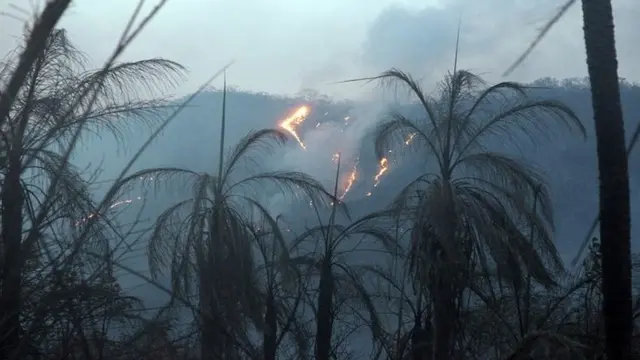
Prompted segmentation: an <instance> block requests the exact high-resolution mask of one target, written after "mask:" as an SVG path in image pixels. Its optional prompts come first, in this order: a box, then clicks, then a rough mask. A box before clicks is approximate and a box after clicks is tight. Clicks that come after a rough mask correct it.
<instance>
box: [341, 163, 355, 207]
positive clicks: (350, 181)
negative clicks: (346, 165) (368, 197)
mask: <svg viewBox="0 0 640 360" xmlns="http://www.w3.org/2000/svg"><path fill="white" fill-rule="evenodd" d="M357 179H358V163H357V162H356V163H355V164H354V165H353V168H352V169H351V172H350V173H349V177H347V185H346V186H345V188H344V192H343V193H342V196H340V200H342V199H344V197H345V196H346V195H347V193H348V192H349V190H351V187H352V186H353V183H355V182H356V180H357Z"/></svg>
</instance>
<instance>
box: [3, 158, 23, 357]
mask: <svg viewBox="0 0 640 360" xmlns="http://www.w3.org/2000/svg"><path fill="white" fill-rule="evenodd" d="M20 150H21V148H19V149H18V150H15V151H11V155H10V160H9V169H8V172H7V175H6V177H5V179H4V186H3V187H2V207H3V208H2V246H3V250H4V251H3V259H2V261H3V263H2V287H1V294H0V359H2V360H4V359H12V358H14V357H18V356H17V354H16V351H17V350H18V348H19V345H20V325H21V324H20V310H21V304H22V301H21V300H22V299H21V293H22V291H21V290H22V255H23V254H22V249H21V247H22V226H23V224H22V220H23V219H22V208H23V205H24V198H23V194H24V193H23V191H22V184H21V182H20V175H21V172H22V170H21V162H20V161H21V159H20V152H19V151H20Z"/></svg>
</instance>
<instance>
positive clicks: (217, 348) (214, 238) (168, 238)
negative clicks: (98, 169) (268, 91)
mask: <svg viewBox="0 0 640 360" xmlns="http://www.w3.org/2000/svg"><path fill="white" fill-rule="evenodd" d="M225 126H226V80H225V86H224V90H223V99H222V118H221V130H220V135H221V136H220V139H221V141H220V148H219V153H218V155H219V157H218V168H217V172H215V173H214V174H215V175H212V174H208V173H196V172H193V171H191V170H188V169H181V168H154V169H147V170H143V171H139V172H137V173H134V174H132V175H130V176H128V177H126V178H124V179H123V180H122V184H121V185H120V186H124V184H128V183H131V182H134V181H136V180H137V179H139V178H148V177H150V176H153V177H168V176H169V177H175V176H177V177H181V178H182V179H184V180H185V182H186V183H187V184H188V185H187V186H188V187H189V188H191V189H193V196H191V197H189V198H188V199H186V200H183V201H179V202H177V203H176V204H174V205H172V206H171V207H169V208H168V209H166V210H165V211H164V212H163V213H162V214H161V215H160V216H159V217H158V219H157V221H156V224H155V226H154V231H153V233H152V235H151V239H150V244H149V262H150V263H149V264H150V268H151V269H152V272H153V274H154V276H158V275H160V274H161V270H164V269H165V268H169V270H170V274H171V281H172V290H173V292H174V293H175V295H176V296H179V297H182V298H189V297H190V296H191V297H192V296H194V293H193V290H192V288H194V285H195V289H196V294H195V295H196V296H197V299H198V306H196V308H199V310H198V314H195V317H196V318H197V319H200V321H201V329H202V331H201V334H200V336H201V339H200V341H201V356H202V359H211V358H215V357H222V358H237V357H238V356H240V355H239V350H240V349H244V350H245V351H247V350H246V349H247V348H249V346H248V343H249V339H248V338H247V334H246V326H247V321H246V320H247V318H248V320H250V321H251V322H253V323H260V322H261V321H262V319H260V318H256V317H255V315H256V313H255V312H254V311H252V310H253V309H255V308H256V306H257V305H256V304H255V303H252V302H253V301H255V300H256V299H254V298H252V297H251V295H252V294H254V293H255V291H254V289H252V288H251V286H252V285H254V282H253V275H254V269H255V259H254V254H253V246H252V245H253V244H252V241H253V240H252V231H251V229H252V226H253V224H252V222H251V220H252V216H251V215H252V214H253V213H255V212H256V211H257V212H258V214H260V215H262V216H264V217H265V218H269V216H270V215H269V214H268V212H267V211H266V208H265V207H264V206H262V205H261V204H260V202H259V199H257V198H256V197H255V196H253V195H254V194H255V189H256V188H257V187H261V188H262V189H266V190H268V191H280V192H281V193H282V194H284V195H293V196H295V195H297V194H301V193H303V194H306V195H307V196H309V197H310V198H311V199H313V200H315V201H318V202H320V203H324V202H328V201H330V200H331V199H333V197H332V196H331V195H330V194H329V193H327V192H326V191H325V190H324V188H323V186H322V184H320V183H319V182H317V181H315V180H314V179H312V178H311V177H309V176H308V175H306V174H303V173H299V172H287V171H266V172H257V173H254V174H249V175H247V174H243V173H241V172H240V171H241V169H243V168H245V165H247V164H250V165H251V168H252V169H254V170H257V169H259V165H258V163H257V161H256V159H255V155H256V153H258V154H264V153H265V152H269V150H270V149H272V148H273V146H274V144H275V145H276V146H277V145H284V144H285V143H286V142H287V140H288V137H287V135H286V134H285V133H283V132H281V131H279V130H275V129H264V130H260V131H252V132H250V133H249V134H248V135H247V136H245V137H244V138H243V139H241V140H240V141H239V142H238V143H237V144H236V145H235V146H234V147H233V148H232V149H231V150H230V151H229V152H225V141H224V140H225ZM225 155H226V156H225ZM243 175H246V176H243ZM249 191H253V193H250V192H249ZM220 274H225V276H220ZM194 279H195V280H196V281H195V282H196V283H195V284H194V283H193V280H194ZM252 316H254V317H253V318H252Z"/></svg>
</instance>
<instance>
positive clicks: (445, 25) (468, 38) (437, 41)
mask: <svg viewBox="0 0 640 360" xmlns="http://www.w3.org/2000/svg"><path fill="white" fill-rule="evenodd" d="M443 3H444V4H443V5H442V6H425V7H423V8H422V9H419V10H415V9H410V8H406V7H400V6H393V7H390V8H388V9H386V10H385V11H382V12H381V13H380V14H379V16H378V17H377V18H376V19H375V20H374V21H373V23H372V24H371V26H370V27H369V29H368V32H367V36H366V39H365V40H364V45H363V50H362V57H361V61H362V63H363V64H364V65H365V66H367V67H370V68H373V69H375V70H376V71H382V70H386V69H388V68H390V67H396V68H400V69H401V70H403V71H406V72H410V73H412V74H413V76H414V77H415V78H418V79H421V80H422V81H423V82H425V83H427V84H433V83H435V82H437V81H439V80H440V79H442V77H443V75H444V74H445V73H446V71H450V70H452V68H453V59H454V53H455V43H456V32H457V28H458V23H459V22H461V29H460V30H461V31H460V47H459V49H460V53H459V67H461V68H464V69H469V70H472V71H474V72H476V73H479V74H482V75H483V77H485V78H486V79H487V80H489V81H497V80H499V76H500V75H501V74H502V73H503V72H504V70H506V69H507V67H508V66H509V65H510V64H511V63H512V62H513V61H514V60H515V59H516V58H517V57H518V56H519V55H520V54H522V52H523V51H524V50H525V49H526V48H527V46H528V45H529V44H530V43H531V41H532V40H533V39H534V38H535V36H536V35H537V33H538V31H539V29H540V28H541V27H542V26H543V25H544V23H545V22H547V21H548V20H549V19H550V18H551V17H552V16H553V15H554V14H555V12H556V11H557V9H558V7H559V6H560V5H561V4H562V3H563V1H557V0H542V1H537V2H527V1H504V0H486V1H481V2H480V1H470V0H451V1H446V2H443ZM614 7H615V9H614V10H615V13H616V36H617V42H618V44H617V45H618V47H619V49H620V53H621V54H624V55H621V57H622V61H621V69H622V73H623V74H624V72H625V69H626V71H631V72H632V73H633V74H635V76H636V77H635V79H638V77H637V76H638V75H640V67H638V66H637V65H636V64H637V62H635V63H634V66H633V69H632V68H631V65H632V64H631V59H634V58H637V56H638V54H640V53H639V52H638V50H637V46H635V45H631V44H635V41H634V40H633V36H635V35H633V34H636V33H637V30H632V28H633V29H637V26H636V25H635V20H633V18H637V14H638V12H639V11H640V2H637V1H633V0H621V1H619V2H616V4H614ZM634 13H635V15H634V16H631V15H629V14H634ZM582 39H583V36H582V18H581V13H580V6H579V4H578V5H577V6H574V8H573V9H571V11H570V12H569V13H568V14H567V15H566V16H565V17H564V18H563V19H562V20H561V21H560V22H559V23H558V24H556V26H555V27H554V29H553V30H552V32H551V33H550V34H549V35H548V36H547V37H546V38H545V39H544V40H543V41H542V43H541V44H540V45H539V46H538V47H537V49H536V50H535V51H534V53H533V54H531V56H530V58H529V59H528V60H527V61H526V62H525V63H524V64H523V65H522V66H520V68H519V69H518V70H517V71H516V72H515V73H514V74H513V77H514V79H515V80H518V81H532V80H535V79H538V78H541V77H547V76H551V77H556V78H566V77H583V76H586V65H585V62H584V56H585V55H584V44H583V41H582ZM624 59H628V60H630V61H629V62H627V63H626V65H625V61H624ZM425 86H426V85H425Z"/></svg>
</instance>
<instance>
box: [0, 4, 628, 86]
mask: <svg viewBox="0 0 640 360" xmlns="http://www.w3.org/2000/svg"><path fill="white" fill-rule="evenodd" d="M562 2H563V1H562V0H537V1H536V2H535V5H533V4H532V3H534V2H531V1H525V0H513V1H509V0H483V1H473V0H440V1H437V0H401V1H400V0H399V1H392V0H349V1H345V0H322V1H320V0H269V1H266V0H169V1H168V4H167V5H166V6H165V7H164V8H163V10H162V11H161V12H160V14H159V15H158V16H157V17H156V18H155V19H154V20H153V21H152V23H151V24H150V25H149V26H148V27H147V28H146V30H145V31H144V32H143V33H142V34H141V35H140V36H139V37H138V38H137V40H136V41H135V42H134V43H133V44H132V46H131V47H130V48H129V49H128V50H127V51H126V52H125V53H124V54H123V56H122V57H121V60H123V61H130V60H139V59H143V58H152V57H163V58H167V59H170V60H174V61H177V62H179V63H181V64H182V65H184V66H186V67H187V68H188V70H189V72H188V77H187V80H186V82H185V83H184V84H182V85H181V87H180V88H178V89H177V90H176V91H177V92H178V93H181V94H186V93H188V92H189V91H192V90H194V89H196V88H197V87H198V86H199V85H200V84H202V82H203V81H205V80H206V79H207V78H209V77H210V76H211V75H212V74H213V73H215V72H216V71H217V70H219V69H220V68H221V67H222V66H224V65H225V64H226V63H228V62H229V61H231V60H235V61H236V62H235V64H234V65H233V67H232V68H231V69H230V70H229V73H228V75H229V82H230V83H231V84H233V85H236V86H238V87H239V88H241V89H244V90H251V91H264V92H269V93H277V94H295V93H297V92H299V91H301V90H303V89H316V90H318V91H321V92H323V93H326V94H329V95H332V96H336V97H347V98H355V97H358V96H359V95H362V94H366V91H367V89H366V87H364V88H363V86H362V85H360V84H351V85H345V84H336V82H337V81H340V80H346V79H351V78H358V77H364V76H373V75H376V74H378V73H380V72H381V71H384V70H386V69H389V68H391V67H396V68H399V69H401V70H404V71H408V72H411V74H413V75H414V77H417V78H419V79H421V80H422V81H423V82H425V83H427V85H426V86H428V85H429V84H434V83H435V82H437V81H438V80H440V79H441V78H442V76H443V74H444V73H445V72H446V71H448V70H451V69H452V67H453V57H454V51H455V38H456V30H457V25H458V21H459V19H461V20H462V22H461V23H462V27H461V40H460V60H459V67H461V68H465V69H469V70H472V71H474V72H476V73H479V74H481V75H483V76H484V77H485V78H486V79H487V80H489V81H497V80H499V79H500V75H501V73H502V72H503V71H504V70H505V69H506V68H507V67H508V66H509V64H510V63H511V62H513V61H514V60H515V59H516V58H517V57H518V55H520V54H521V53H522V51H523V50H524V49H525V48H526V47H527V45H528V44H529V42H530V41H531V40H532V39H533V38H534V36H535V34H536V31H537V30H538V29H539V28H540V27H541V26H542V24H543V23H544V22H545V21H546V20H547V19H549V18H550V17H551V16H552V15H553V13H554V11H555V10H556V9H557V8H558V6H559V5H560V4H561V3H562ZM157 3H158V0H148V1H147V2H146V5H145V11H146V12H147V13H148V11H150V10H151V9H152V8H153V7H154V6H155V5H156V4H157ZM43 4H44V0H0V11H2V12H3V13H4V14H3V15H2V16H1V17H0V51H1V52H2V53H6V52H7V51H8V50H10V49H11V48H13V47H14V46H15V44H16V42H17V41H18V36H19V35H20V34H21V30H22V26H23V24H22V22H21V21H20V20H19V19H25V18H27V17H28V13H27V14H25V13H23V11H27V12H29V11H33V9H35V8H37V7H38V6H40V7H42V5H43ZM136 4H137V1H136V0H109V1H100V0H75V4H74V5H73V7H72V8H71V9H70V10H69V11H68V13H67V14H66V16H65V17H64V19H63V21H62V23H61V26H63V27H64V28H66V29H67V30H68V31H69V34H70V37H71V40H72V41H73V42H74V43H75V44H76V46H77V47H79V48H80V49H82V50H83V51H84V52H86V53H87V54H88V56H89V57H90V58H91V59H92V61H94V62H95V64H96V66H99V65H100V64H101V62H103V61H104V60H105V59H106V57H107V56H108V55H109V54H110V52H111V51H112V49H113V47H114V45H115V43H116V42H117V40H118V38H119V36H120V33H121V31H122V29H124V27H125V25H126V23H127V22H128V19H129V16H130V14H131V13H132V12H133V10H134V9H135V7H136ZM614 7H615V10H614V11H615V17H616V18H615V21H616V31H617V33H616V36H617V46H618V55H619V62H620V68H619V73H620V76H621V77H624V78H627V79H629V80H634V81H640V62H639V61H637V59H638V58H639V55H640V48H638V46H637V40H638V38H637V37H638V35H637V33H638V28H637V18H638V17H639V16H640V2H638V1H637V0H617V1H614ZM20 9H23V10H20ZM584 60H585V55H584V45H583V40H582V24H581V9H580V5H579V2H578V4H576V6H574V8H573V9H572V10H571V11H570V13H569V14H568V16H566V17H565V18H564V19H563V20H562V21H561V23H560V24H558V25H557V26H556V27H555V29H554V30H553V31H552V32H551V33H550V34H549V36H548V37H547V38H546V39H545V40H544V41H543V42H542V44H541V45H540V46H539V48H538V49H537V50H536V51H535V52H534V54H533V55H532V56H531V57H530V58H529V59H528V60H527V62H526V63H525V64H524V65H522V66H521V67H520V68H519V69H518V70H517V71H516V72H515V73H513V74H512V75H511V77H510V79H512V80H518V81H530V80H535V79H537V78H540V77H545V76H553V77H557V78H563V77H576V76H577V77H582V76H586V73H587V70H586V65H585V62H584ZM634 60H635V61H634Z"/></svg>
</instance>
